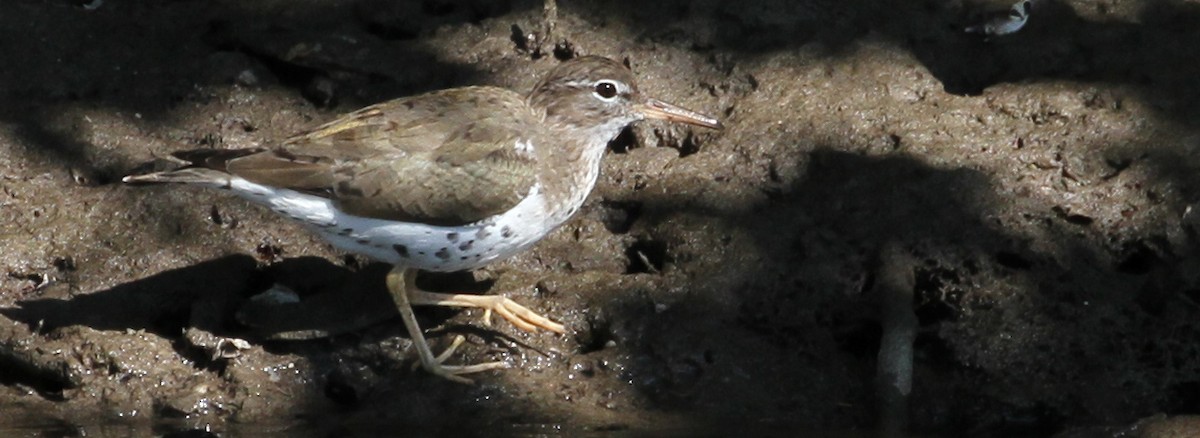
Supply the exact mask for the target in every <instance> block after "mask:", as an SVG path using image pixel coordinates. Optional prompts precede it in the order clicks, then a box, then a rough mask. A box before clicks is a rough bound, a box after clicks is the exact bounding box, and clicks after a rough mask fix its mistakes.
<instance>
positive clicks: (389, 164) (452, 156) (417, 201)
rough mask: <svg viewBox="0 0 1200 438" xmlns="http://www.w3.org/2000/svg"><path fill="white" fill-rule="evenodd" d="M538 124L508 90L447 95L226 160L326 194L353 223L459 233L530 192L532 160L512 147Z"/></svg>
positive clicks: (368, 111) (369, 110) (261, 177)
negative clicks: (447, 228) (451, 228)
mask: <svg viewBox="0 0 1200 438" xmlns="http://www.w3.org/2000/svg"><path fill="white" fill-rule="evenodd" d="M537 123H538V121H537V119H536V116H535V115H534V113H533V112H532V111H531V110H529V109H528V107H527V106H526V105H525V103H524V99H523V98H522V97H521V96H520V95H518V94H516V93H513V92H511V91H508V90H503V89H499V88H489V87H474V88H463V89H454V90H445V91H440V92H435V93H430V94H425V95H421V96H415V97H410V98H404V99H398V100H393V101H389V102H385V103H382V104H378V105H374V106H370V107H366V108H363V109H361V110H359V111H356V112H354V113H351V114H348V115H346V116H344V117H342V118H340V119H338V120H335V121H333V122H330V123H327V124H325V125H323V126H320V127H318V128H316V129H314V130H312V131H309V132H306V133H303V134H300V135H297V136H295V137H292V138H290V139H288V140H287V141H285V142H284V143H283V144H282V145H281V146H280V147H279V148H276V149H272V150H268V151H263V152H260V153H257V154H253V155H247V156H244V157H239V158H235V159H232V160H229V162H228V163H227V165H226V170H227V171H228V172H229V173H232V174H234V175H238V176H241V177H243V178H246V179H248V180H250V181H254V182H257V183H260V184H267V185H272V186H276V187H287V188H291V189H296V190H303V191H308V192H316V193H325V194H327V195H328V196H329V197H330V198H331V199H333V200H334V202H335V203H336V204H337V206H338V207H339V208H341V209H343V210H344V211H346V212H347V213H350V214H354V215H358V216H364V217H371V218H378V219H391V220H402V221H410V222H420V223H428V224H435V225H461V224H466V223H471V222H475V221H478V220H480V219H483V218H485V217H488V216H491V215H494V214H497V213H500V212H503V211H505V210H507V209H509V208H512V207H513V206H514V205H516V204H517V203H518V202H520V200H521V199H522V198H524V196H525V195H526V194H527V193H528V192H529V189H530V188H531V187H532V186H533V185H534V183H535V180H536V176H535V169H534V168H535V164H536V159H535V157H534V155H533V153H532V152H530V151H529V149H528V148H521V147H519V144H520V143H522V142H524V141H525V139H526V138H529V137H530V135H528V134H530V133H528V132H525V130H527V129H531V128H530V127H536V126H537ZM533 129H536V128H533Z"/></svg>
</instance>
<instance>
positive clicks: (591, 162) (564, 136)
mask: <svg viewBox="0 0 1200 438" xmlns="http://www.w3.org/2000/svg"><path fill="white" fill-rule="evenodd" d="M549 131H550V132H551V134H550V135H549V136H548V137H550V138H549V139H548V140H547V145H548V146H549V147H548V148H545V149H544V150H543V151H544V152H549V153H545V154H544V155H543V157H541V158H542V159H541V160H539V162H540V163H542V172H540V173H539V174H540V175H541V182H542V186H543V187H544V188H545V196H546V197H547V201H549V202H551V203H553V204H556V205H561V206H565V208H566V209H568V210H570V211H574V210H575V209H576V208H577V207H578V206H579V205H580V204H583V201H584V199H586V198H587V195H588V193H591V191H592V188H593V187H595V185H596V179H597V178H598V176H599V175H600V160H601V159H602V158H603V157H604V151H605V149H607V148H608V142H609V141H610V140H612V138H613V137H615V136H616V134H615V133H614V134H608V133H596V132H589V131H583V132H580V131H576V132H556V131H557V130H553V129H552V130H549ZM564 219H565V218H564Z"/></svg>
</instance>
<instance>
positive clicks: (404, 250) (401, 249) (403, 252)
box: [392, 243, 408, 258]
mask: <svg viewBox="0 0 1200 438" xmlns="http://www.w3.org/2000/svg"><path fill="white" fill-rule="evenodd" d="M392 249H394V250H396V254H400V257H404V258H408V247H407V246H404V245H401V244H399V243H397V244H395V245H392Z"/></svg>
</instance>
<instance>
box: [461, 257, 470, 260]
mask: <svg viewBox="0 0 1200 438" xmlns="http://www.w3.org/2000/svg"><path fill="white" fill-rule="evenodd" d="M468 258H470V257H467V256H462V257H459V258H458V259H459V260H466V259H468Z"/></svg>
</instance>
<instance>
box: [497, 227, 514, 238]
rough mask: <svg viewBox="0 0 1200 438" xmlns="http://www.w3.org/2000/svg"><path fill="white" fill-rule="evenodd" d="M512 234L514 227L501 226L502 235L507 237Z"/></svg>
mask: <svg viewBox="0 0 1200 438" xmlns="http://www.w3.org/2000/svg"><path fill="white" fill-rule="evenodd" d="M512 236H513V232H512V228H509V227H508V225H505V226H503V227H501V228H500V237H503V238H505V239H507V238H509V237H512Z"/></svg>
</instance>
